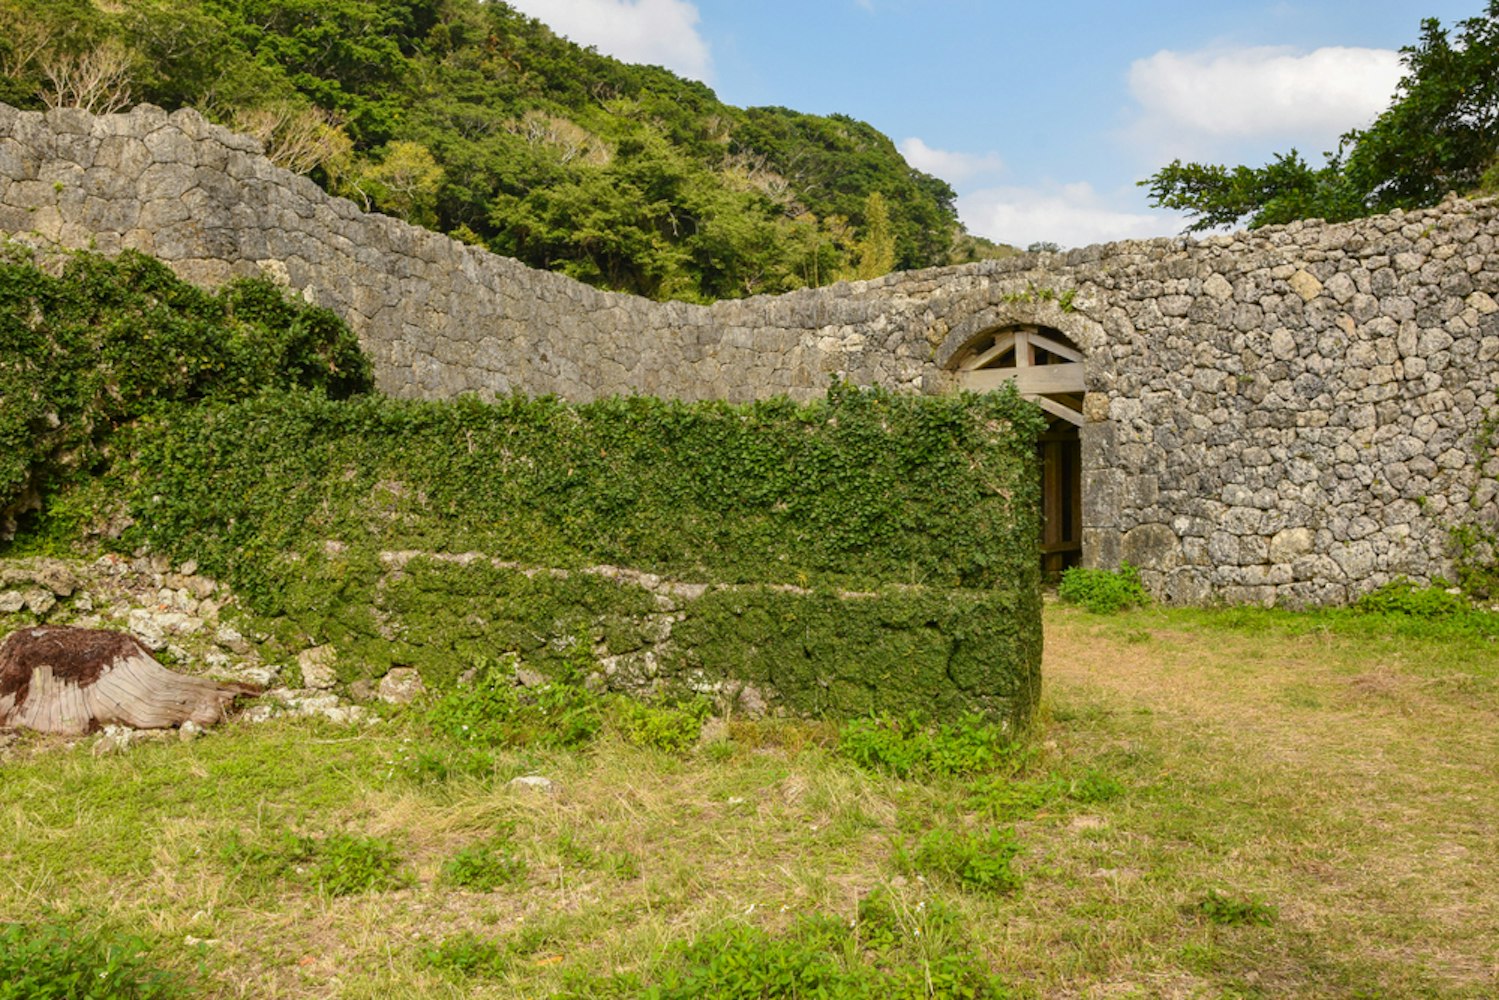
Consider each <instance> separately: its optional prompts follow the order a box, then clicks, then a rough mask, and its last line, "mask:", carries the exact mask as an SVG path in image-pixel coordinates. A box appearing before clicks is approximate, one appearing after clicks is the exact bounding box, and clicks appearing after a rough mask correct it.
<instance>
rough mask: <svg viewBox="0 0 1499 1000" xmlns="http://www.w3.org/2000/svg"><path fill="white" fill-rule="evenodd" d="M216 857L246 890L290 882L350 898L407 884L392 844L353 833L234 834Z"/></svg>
mask: <svg viewBox="0 0 1499 1000" xmlns="http://www.w3.org/2000/svg"><path fill="white" fill-rule="evenodd" d="M219 857H220V859H221V860H222V861H223V862H224V863H225V864H227V865H228V866H229V868H230V870H231V871H232V872H233V873H234V874H236V875H238V876H239V877H240V878H241V879H242V880H244V881H246V882H248V883H250V884H251V885H252V887H253V886H255V884H256V883H264V882H277V881H281V880H285V879H291V880H297V881H301V882H305V883H307V884H308V885H310V886H312V887H314V888H316V889H318V890H319V891H321V892H326V893H327V894H328V895H330V896H352V895H355V894H358V893H364V892H383V891H386V890H389V889H400V888H403V887H405V886H406V885H409V884H410V882H411V878H410V875H409V874H408V873H407V872H405V871H403V870H402V868H401V857H400V855H399V853H397V851H396V849H395V846H394V845H392V844H391V843H390V842H389V841H387V840H382V839H380V838H377V837H365V836H360V835H357V834H347V833H334V834H329V835H328V836H327V837H323V838H317V837H309V836H304V835H300V834H296V833H293V832H292V831H290V830H285V829H281V830H277V831H275V832H273V833H270V834H268V835H264V836H261V837H259V838H253V839H249V840H247V839H245V838H244V837H242V836H241V835H240V834H239V833H238V832H237V831H236V832H233V833H231V834H230V835H229V837H228V839H227V840H226V841H225V843H224V845H223V847H222V848H221V849H220V850H219Z"/></svg>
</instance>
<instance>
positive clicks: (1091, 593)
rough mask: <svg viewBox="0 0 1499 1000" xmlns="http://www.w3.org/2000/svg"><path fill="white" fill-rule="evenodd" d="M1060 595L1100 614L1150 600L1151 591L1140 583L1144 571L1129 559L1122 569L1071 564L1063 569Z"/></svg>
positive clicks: (1122, 565) (1135, 605)
mask: <svg viewBox="0 0 1499 1000" xmlns="http://www.w3.org/2000/svg"><path fill="white" fill-rule="evenodd" d="M1057 596H1058V597H1060V598H1061V599H1062V600H1064V601H1066V602H1067V603H1068V604H1081V605H1082V606H1083V607H1085V608H1087V609H1088V610H1089V611H1091V612H1093V613H1094V614H1096V615H1111V614H1114V613H1115V612H1118V611H1123V610H1125V609H1127V608H1139V607H1144V606H1145V605H1147V604H1149V603H1150V595H1149V594H1147V593H1146V592H1145V588H1144V587H1143V586H1141V584H1140V571H1139V570H1138V569H1136V568H1135V567H1134V566H1131V565H1130V564H1129V563H1120V564H1119V569H1118V570H1107V569H1086V568H1084V567H1082V566H1070V567H1068V568H1067V569H1065V570H1063V571H1062V582H1061V583H1060V584H1059V585H1058V586H1057Z"/></svg>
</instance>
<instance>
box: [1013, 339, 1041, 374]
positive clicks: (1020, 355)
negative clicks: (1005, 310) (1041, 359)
mask: <svg viewBox="0 0 1499 1000" xmlns="http://www.w3.org/2000/svg"><path fill="white" fill-rule="evenodd" d="M1033 332H1034V331H1032V330H1016V331H1015V367H1016V368H1031V367H1033V366H1034V365H1035V364H1036V352H1035V350H1034V349H1033V348H1032V347H1031V333H1033Z"/></svg>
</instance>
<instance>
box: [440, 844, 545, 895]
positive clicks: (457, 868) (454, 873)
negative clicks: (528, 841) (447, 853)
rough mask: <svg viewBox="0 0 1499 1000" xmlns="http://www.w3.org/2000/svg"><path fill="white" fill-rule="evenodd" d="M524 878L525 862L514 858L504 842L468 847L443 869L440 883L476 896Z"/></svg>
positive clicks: (511, 849) (522, 859) (452, 858)
mask: <svg viewBox="0 0 1499 1000" xmlns="http://www.w3.org/2000/svg"><path fill="white" fill-rule="evenodd" d="M525 877H526V861H525V859H524V858H521V857H517V856H516V854H515V852H514V849H513V848H512V846H511V844H510V842H509V840H508V839H506V838H495V839H492V840H487V841H482V842H480V843H477V844H470V845H469V846H467V847H465V848H463V849H462V850H460V851H459V852H458V853H457V854H455V855H453V856H452V857H451V858H449V859H448V860H447V861H446V862H444V864H443V866H442V880H443V881H444V882H446V883H447V884H448V885H455V886H458V887H459V888H462V889H474V890H477V891H479V892H493V891H494V890H495V889H498V888H499V887H500V886H502V885H510V884H513V883H515V882H520V881H522V880H523V879H524V878H525Z"/></svg>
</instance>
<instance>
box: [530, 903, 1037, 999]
mask: <svg viewBox="0 0 1499 1000" xmlns="http://www.w3.org/2000/svg"><path fill="white" fill-rule="evenodd" d="M1010 995H1011V994H1010V992H1009V990H1008V989H1007V988H1006V987H1005V985H1004V983H1003V982H1002V981H1001V980H1000V979H999V978H998V977H996V976H995V975H994V974H993V973H992V972H990V971H989V969H988V968H987V967H986V966H985V965H984V963H983V961H982V960H981V959H979V958H978V956H977V955H975V954H974V950H973V946H972V943H971V941H970V940H969V938H968V935H967V933H966V930H965V928H964V926H963V923H962V921H961V919H960V918H959V917H958V916H957V915H956V914H955V913H953V912H952V911H950V910H949V909H947V908H946V907H944V906H943V905H942V904H941V903H940V902H937V901H931V902H930V903H928V902H927V901H921V902H918V903H915V904H912V903H909V902H907V901H905V900H900V899H896V898H895V897H893V896H892V895H891V894H890V893H888V892H885V891H883V890H881V891H876V892H875V893H872V894H871V895H869V896H867V897H865V899H863V900H862V901H861V902H860V904H859V910H858V917H857V919H855V920H852V921H849V920H845V919H840V918H838V917H835V916H832V915H830V914H825V913H813V914H807V915H805V916H803V917H801V918H799V919H798V920H797V921H796V922H795V923H794V924H792V925H791V927H789V928H788V929H786V930H785V931H784V932H782V933H779V934H771V933H768V932H766V931H764V930H762V929H760V928H758V927H753V926H750V925H747V924H730V925H728V926H725V927H722V928H720V929H717V930H714V931H711V932H708V933H705V934H702V935H700V936H698V937H697V938H695V939H694V940H692V941H690V942H680V943H677V944H674V945H672V946H670V947H669V948H668V949H667V951H666V954H665V955H663V956H662V958H661V960H660V961H659V962H658V964H657V967H656V968H655V969H654V970H653V971H651V972H649V973H647V974H645V975H644V976H642V975H635V974H620V975H614V976H610V977H608V978H598V977H591V976H582V977H575V978H573V979H572V981H570V982H569V983H568V984H567V989H565V990H564V991H563V992H562V993H561V994H559V996H561V997H585V996H590V997H594V996H630V997H645V998H649V1000H730V998H733V1000H739V998H744V997H757V998H765V1000H779V998H787V1000H789V998H793V997H837V998H839V1000H917V998H921V1000H925V998H927V997H934V996H936V997H969V998H973V1000H1001V998H1004V997H1008V996H1010Z"/></svg>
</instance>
